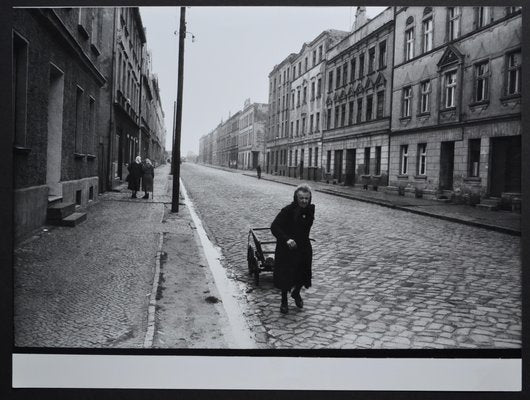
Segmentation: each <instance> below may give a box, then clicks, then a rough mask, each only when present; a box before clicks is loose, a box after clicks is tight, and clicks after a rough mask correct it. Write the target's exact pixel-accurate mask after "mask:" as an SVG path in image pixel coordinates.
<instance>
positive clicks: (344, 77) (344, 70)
mask: <svg viewBox="0 0 530 400" xmlns="http://www.w3.org/2000/svg"><path fill="white" fill-rule="evenodd" d="M347 79H348V63H344V65H343V66H342V85H343V86H344V85H346V83H348V82H347Z"/></svg>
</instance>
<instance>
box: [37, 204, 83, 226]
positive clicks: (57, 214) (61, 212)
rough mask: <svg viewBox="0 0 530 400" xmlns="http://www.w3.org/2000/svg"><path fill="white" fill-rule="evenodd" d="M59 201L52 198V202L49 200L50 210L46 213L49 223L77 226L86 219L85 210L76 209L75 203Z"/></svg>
mask: <svg viewBox="0 0 530 400" xmlns="http://www.w3.org/2000/svg"><path fill="white" fill-rule="evenodd" d="M61 199H62V198H61ZM58 201H59V199H52V201H51V202H50V201H49V206H48V211H47V214H46V217H47V222H48V224H50V225H59V226H76V225H79V224H80V223H81V222H83V221H85V220H86V218H87V214H86V213H85V212H76V211H75V210H76V205H75V203H60V202H58ZM50 203H51V204H50Z"/></svg>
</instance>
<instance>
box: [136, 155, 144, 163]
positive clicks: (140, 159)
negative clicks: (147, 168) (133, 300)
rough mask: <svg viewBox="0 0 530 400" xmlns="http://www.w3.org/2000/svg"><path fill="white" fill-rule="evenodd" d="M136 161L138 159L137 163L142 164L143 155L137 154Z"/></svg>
mask: <svg viewBox="0 0 530 400" xmlns="http://www.w3.org/2000/svg"><path fill="white" fill-rule="evenodd" d="M135 161H136V163H138V164H141V162H142V157H140V156H136V159H135Z"/></svg>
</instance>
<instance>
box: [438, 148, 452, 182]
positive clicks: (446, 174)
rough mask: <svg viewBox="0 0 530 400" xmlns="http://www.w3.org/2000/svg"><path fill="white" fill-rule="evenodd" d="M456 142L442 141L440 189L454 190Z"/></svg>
mask: <svg viewBox="0 0 530 400" xmlns="http://www.w3.org/2000/svg"><path fill="white" fill-rule="evenodd" d="M454 159H455V142H442V148H441V153H440V189H441V190H453V171H454Z"/></svg>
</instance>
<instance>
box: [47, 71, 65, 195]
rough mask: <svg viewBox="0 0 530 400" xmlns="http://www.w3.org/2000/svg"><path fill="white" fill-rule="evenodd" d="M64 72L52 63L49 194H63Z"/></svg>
mask: <svg viewBox="0 0 530 400" xmlns="http://www.w3.org/2000/svg"><path fill="white" fill-rule="evenodd" d="M63 104H64V72H63V71H61V70H60V69H59V68H58V67H57V66H55V65H54V64H50V86H49V91H48V147H47V151H46V185H47V186H48V189H49V191H48V196H61V197H62V195H63V187H62V185H61V183H60V181H61V161H62V156H61V155H62V140H63Z"/></svg>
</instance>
